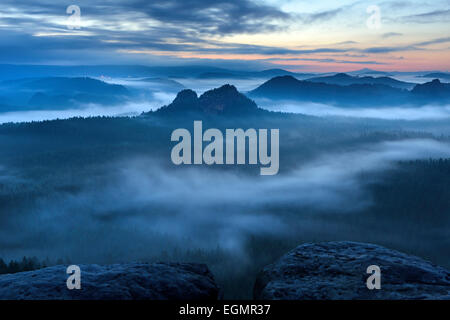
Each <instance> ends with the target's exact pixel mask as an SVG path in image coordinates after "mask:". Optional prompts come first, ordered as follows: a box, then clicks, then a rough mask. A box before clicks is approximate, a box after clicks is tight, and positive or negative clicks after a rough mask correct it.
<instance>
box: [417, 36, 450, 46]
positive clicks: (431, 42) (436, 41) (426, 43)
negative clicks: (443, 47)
mask: <svg viewBox="0 0 450 320" xmlns="http://www.w3.org/2000/svg"><path fill="white" fill-rule="evenodd" d="M447 42H450V37H446V38H437V39H432V40H429V41H423V42H419V43H416V45H417V46H428V45H430V44H439V43H447Z"/></svg>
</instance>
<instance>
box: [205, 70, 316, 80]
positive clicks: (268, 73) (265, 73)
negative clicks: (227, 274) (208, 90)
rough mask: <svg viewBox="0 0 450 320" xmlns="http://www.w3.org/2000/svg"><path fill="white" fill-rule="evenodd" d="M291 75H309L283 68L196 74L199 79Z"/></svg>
mask: <svg viewBox="0 0 450 320" xmlns="http://www.w3.org/2000/svg"><path fill="white" fill-rule="evenodd" d="M285 75H291V76H294V77H299V78H307V77H311V75H312V74H310V73H295V72H290V71H287V70H284V69H268V70H263V71H227V72H206V73H202V74H200V75H199V76H198V78H199V79H238V80H239V79H253V78H254V79H266V78H268V79H270V78H273V77H276V76H285Z"/></svg>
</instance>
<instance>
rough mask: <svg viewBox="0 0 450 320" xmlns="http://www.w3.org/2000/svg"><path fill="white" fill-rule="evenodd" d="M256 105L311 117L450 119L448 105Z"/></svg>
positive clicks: (263, 102) (262, 102) (266, 102)
mask: <svg viewBox="0 0 450 320" xmlns="http://www.w3.org/2000/svg"><path fill="white" fill-rule="evenodd" d="M256 102H257V104H258V105H259V106H260V107H262V108H266V109H268V110H272V111H281V112H291V113H301V114H307V115H312V116H322V117H323V116H341V117H352V118H372V119H383V120H443V119H450V105H445V106H442V105H435V106H433V105H426V106H422V107H407V106H405V107H378V108H348V107H347V108H345V107H338V106H333V105H328V104H320V103H311V102H295V101H272V100H269V99H256Z"/></svg>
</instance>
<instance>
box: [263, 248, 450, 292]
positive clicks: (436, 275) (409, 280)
mask: <svg viewBox="0 0 450 320" xmlns="http://www.w3.org/2000/svg"><path fill="white" fill-rule="evenodd" d="M370 265H377V266H379V267H380V270H381V289H380V290H377V289H373V290H369V289H368V288H367V285H366V280H367V278H368V277H370V276H371V274H367V273H366V271H367V267H368V266H370ZM254 298H255V299H262V300H266V299H267V300H304V299H307V300H309V299H314V300H316V299H319V300H322V299H324V300H339V299H346V300H347V299H348V300H349V299H450V272H449V271H448V270H445V269H444V268H441V267H438V266H435V265H433V264H431V263H429V262H427V261H425V260H422V259H420V258H418V257H415V256H410V255H407V254H404V253H401V252H398V251H394V250H390V249H387V248H384V247H381V246H378V245H373V244H366V243H356V242H346V241H342V242H327V243H318V244H304V245H301V246H298V247H297V248H295V249H294V250H292V251H291V252H289V253H287V254H286V255H284V256H283V257H281V258H280V259H279V260H278V261H277V262H275V263H274V264H272V265H269V266H267V267H265V268H264V270H263V271H262V272H261V273H260V274H259V276H258V278H257V280H256V283H255V288H254Z"/></svg>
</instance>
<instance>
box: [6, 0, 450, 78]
mask: <svg viewBox="0 0 450 320" xmlns="http://www.w3.org/2000/svg"><path fill="white" fill-rule="evenodd" d="M78 8H79V10H78ZM78 13H79V15H78ZM78 16H79V19H78V18H77V17H78ZM449 27H450V0H431V1H420V0H413V1H396V0H381V1H375V0H370V1H355V0H340V1H331V0H321V1H311V0H308V1H307V0H260V1H252V0H231V1H223V0H208V1H205V0H183V1H181V0H162V1H160V0H152V1H147V0H129V1H125V0H117V1H112V0H103V1H95V0H80V1H75V0H69V1H68V2H66V1H54V0H32V1H30V0H2V1H1V3H0V40H1V41H0V63H2V64H6V63H12V64H52V65H76V64H144V65H162V64H164V65H180V64H205V65H209V64H211V65H215V66H223V67H234V68H244V67H245V68H251V69H263V68H285V69H288V70H291V71H298V72H302V71H303V72H342V71H352V70H358V69H362V68H370V69H375V70H382V71H393V70H396V71H425V70H441V71H448V70H450V32H449V30H450V28H449Z"/></svg>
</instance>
